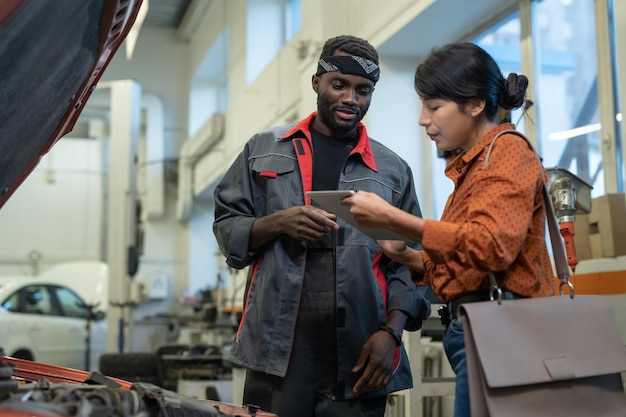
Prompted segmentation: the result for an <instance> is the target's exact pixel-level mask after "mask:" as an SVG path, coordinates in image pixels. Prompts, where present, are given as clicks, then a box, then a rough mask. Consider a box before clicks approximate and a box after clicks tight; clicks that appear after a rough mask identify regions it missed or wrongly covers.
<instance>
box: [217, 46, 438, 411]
mask: <svg viewBox="0 0 626 417" xmlns="http://www.w3.org/2000/svg"><path fill="white" fill-rule="evenodd" d="M379 74H380V70H379V67H378V53H377V52H376V50H375V49H374V48H373V47H372V46H371V45H370V44H369V43H368V42H367V41H365V40H363V39H360V38H356V37H353V36H338V37H335V38H331V39H329V40H328V41H326V43H325V45H324V47H323V50H322V53H321V56H320V60H319V65H318V70H317V73H316V74H315V75H313V77H312V86H313V90H314V91H315V92H316V93H317V112H314V113H312V114H311V115H309V116H308V117H307V118H305V119H303V120H301V121H300V122H298V123H297V124H292V125H287V126H279V127H273V128H271V129H268V130H265V131H263V132H260V133H257V134H256V135H254V136H253V137H252V138H251V139H250V140H249V141H248V143H247V144H246V145H245V147H244V149H243V151H242V153H241V154H240V155H239V157H238V158H237V160H236V161H235V162H234V163H233V165H232V166H231V167H230V168H229V170H228V171H227V172H226V174H225V175H224V177H223V179H222V180H221V181H220V183H219V184H218V186H217V188H216V190H215V194H214V197H215V223H214V225H213V231H214V233H215V236H216V238H217V240H218V243H219V245H220V248H221V250H222V252H223V254H224V255H225V256H226V260H227V263H228V265H230V266H231V267H234V268H244V267H246V266H250V269H249V274H248V281H247V285H246V293H245V308H244V314H243V316H242V319H241V322H240V325H239V329H238V332H237V335H236V338H235V342H234V345H233V348H232V360H233V362H234V363H236V364H238V365H241V366H244V367H246V368H247V373H246V382H245V387H244V398H243V402H244V404H246V405H248V404H253V405H256V406H259V407H261V408H262V409H263V410H265V411H271V412H273V413H276V414H278V415H280V416H281V417H301V416H318V417H320V416H342V417H351V416H377V417H378V416H380V417H382V416H383V415H384V412H385V407H386V395H387V394H388V393H390V392H394V391H397V390H402V389H407V388H410V387H411V386H412V380H411V373H410V368H409V364H408V360H407V356H406V352H405V351H404V347H403V346H402V345H401V337H402V331H403V329H407V330H417V329H419V328H420V327H421V324H422V320H423V319H425V318H427V317H428V315H429V314H430V304H429V303H428V302H427V301H426V300H424V299H423V298H422V297H421V296H420V295H419V294H418V293H417V290H416V287H415V285H414V284H413V283H412V282H411V280H410V276H409V273H408V271H407V270H406V268H405V267H404V266H403V265H401V264H398V263H395V262H391V261H390V260H389V259H388V258H386V257H385V256H383V255H382V253H381V251H380V248H379V247H378V245H377V244H376V242H375V241H374V240H372V239H370V238H369V237H367V236H366V235H365V234H363V233H362V232H361V231H359V230H357V229H356V228H353V227H352V226H350V225H349V224H347V223H345V222H344V221H343V220H342V219H337V218H336V216H335V215H334V214H331V213H329V212H326V211H325V210H322V209H321V208H318V207H316V206H314V205H312V204H311V201H310V199H309V198H308V196H307V195H306V192H307V191H310V190H328V189H354V190H368V191H371V192H375V193H377V194H378V195H380V196H382V197H384V198H385V199H386V200H387V201H389V202H391V203H392V204H394V205H396V206H398V207H400V208H402V209H403V210H405V211H407V212H410V213H414V214H417V215H419V213H420V209H419V204H418V202H417V197H416V195H415V191H414V185H413V177H412V173H411V170H410V168H409V166H408V165H407V164H406V162H405V161H404V160H402V159H401V158H400V157H399V156H398V155H396V154H395V153H393V152H391V151H390V150H389V149H387V148H386V147H384V146H383V145H381V144H380V143H378V142H376V141H374V140H373V139H371V138H369V137H368V135H367V131H366V129H365V126H364V125H363V124H362V123H360V121H361V119H362V118H363V117H364V116H365V114H366V112H367V110H368V108H369V105H370V101H371V98H372V93H373V91H374V86H375V84H376V82H377V81H378V77H379Z"/></svg>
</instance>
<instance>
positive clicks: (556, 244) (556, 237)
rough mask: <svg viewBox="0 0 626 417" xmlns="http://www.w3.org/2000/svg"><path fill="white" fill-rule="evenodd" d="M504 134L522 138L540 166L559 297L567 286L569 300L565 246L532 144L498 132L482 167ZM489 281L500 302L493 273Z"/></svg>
mask: <svg viewBox="0 0 626 417" xmlns="http://www.w3.org/2000/svg"><path fill="white" fill-rule="evenodd" d="M505 133H512V134H514V135H517V136H519V137H521V138H523V139H524V140H525V141H526V143H528V146H529V147H530V149H532V151H533V153H534V154H535V156H536V157H537V160H538V161H539V165H540V166H541V172H542V174H541V178H542V180H543V202H544V206H545V208H546V219H547V221H548V230H549V232H550V243H551V244H552V254H553V255H554V265H555V267H556V274H557V276H558V277H559V280H560V281H561V285H560V287H559V291H560V293H561V295H563V292H564V291H563V287H564V286H567V287H568V288H569V296H570V298H574V284H572V283H571V281H570V280H569V277H570V270H569V265H568V264H567V255H566V254H565V245H564V244H563V239H562V237H561V233H560V228H559V226H558V222H557V218H556V214H555V211H554V206H553V205H552V199H551V198H550V193H549V192H548V184H547V182H546V177H545V175H543V172H544V167H543V163H542V162H541V159H540V158H539V155H538V154H537V151H536V150H535V148H534V147H533V145H532V143H530V140H528V138H527V137H526V136H525V135H524V134H523V133H521V132H518V131H517V130H514V129H507V130H503V131H501V132H499V133H498V134H497V135H496V136H495V137H494V138H493V140H492V141H491V144H490V145H489V149H488V150H487V155H486V156H485V162H484V163H483V167H485V166H486V165H487V162H489V157H490V156H491V149H492V148H493V144H494V142H495V141H496V139H498V138H499V137H500V136H502V135H503V134H505ZM489 281H490V283H491V297H492V299H493V297H494V295H493V294H494V292H495V293H497V294H498V301H500V299H501V297H502V290H501V289H500V288H499V286H498V284H497V283H496V279H495V275H494V274H493V272H490V273H489Z"/></svg>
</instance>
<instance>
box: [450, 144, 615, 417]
mask: <svg viewBox="0 0 626 417" xmlns="http://www.w3.org/2000/svg"><path fill="white" fill-rule="evenodd" d="M516 133H517V132H516ZM494 141H495V139H494ZM485 163H486V162H485ZM544 204H545V206H546V213H547V217H548V227H549V230H550V238H551V242H552V248H553V254H554V261H555V266H556V270H557V275H558V277H559V279H560V280H561V296H554V297H541V298H526V299H517V300H501V299H498V298H499V297H498V294H499V288H498V285H497V283H496V281H495V277H494V275H493V274H490V281H491V290H492V294H493V298H494V299H496V301H485V302H477V303H468V304H462V305H461V306H460V308H459V319H460V320H461V323H462V324H463V329H464V335H465V348H466V356H467V372H468V383H469V393H470V405H471V411H472V416H475V417H494V416H498V417H499V416H506V417H518V416H519V417H522V416H524V417H525V416H532V417H542V416H545V417H554V416H568V417H604V416H607V417H608V416H615V417H624V416H626V395H625V394H624V385H623V383H622V379H621V373H622V372H626V347H625V346H624V340H623V338H622V336H621V332H620V329H619V328H618V326H617V323H616V320H615V317H614V315H613V313H612V311H611V308H610V306H609V304H608V301H607V299H606V298H605V297H603V296H599V295H577V296H574V287H573V285H572V284H571V283H570V281H569V269H568V265H567V258H566V255H565V249H564V246H563V241H562V240H561V236H560V234H559V229H558V225H557V221H556V216H555V214H554V209H553V207H552V202H551V201H550V197H549V195H548V191H547V186H545V184H544ZM564 286H568V287H569V297H568V296H565V295H563V292H564V291H563V287H564Z"/></svg>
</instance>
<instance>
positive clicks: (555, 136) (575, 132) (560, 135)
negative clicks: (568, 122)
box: [548, 123, 602, 140]
mask: <svg viewBox="0 0 626 417" xmlns="http://www.w3.org/2000/svg"><path fill="white" fill-rule="evenodd" d="M601 127H602V125H600V123H594V124H591V125H585V126H581V127H577V128H574V129H569V130H563V131H561V132H555V133H550V134H549V135H548V139H549V140H566V139H571V138H575V137H576V136H582V135H586V134H587V133H591V132H597V131H598V130H600V128H601Z"/></svg>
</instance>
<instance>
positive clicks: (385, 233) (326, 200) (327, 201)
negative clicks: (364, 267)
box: [307, 190, 408, 240]
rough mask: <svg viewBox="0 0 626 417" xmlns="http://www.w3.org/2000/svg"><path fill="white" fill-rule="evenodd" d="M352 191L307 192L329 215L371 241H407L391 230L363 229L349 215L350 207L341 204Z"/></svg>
mask: <svg viewBox="0 0 626 417" xmlns="http://www.w3.org/2000/svg"><path fill="white" fill-rule="evenodd" d="M354 193H355V191H353V190H327V191H307V195H308V196H309V197H311V200H313V201H315V202H316V203H317V204H319V205H320V206H322V208H323V209H324V210H326V211H328V212H330V213H333V214H336V215H337V216H338V217H341V218H342V219H343V220H345V221H346V222H348V223H350V224H351V225H352V226H354V227H356V228H357V229H359V230H360V231H362V232H363V233H365V234H366V235H368V236H369V237H371V238H372V239H377V240H378V239H380V240H408V239H407V238H406V237H404V236H402V235H400V234H398V233H395V232H392V231H391V230H387V229H383V228H378V227H363V226H359V224H358V223H357V222H356V220H354V217H352V214H350V207H348V206H344V205H342V204H341V199H342V198H344V197H347V196H349V195H352V194H354Z"/></svg>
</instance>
